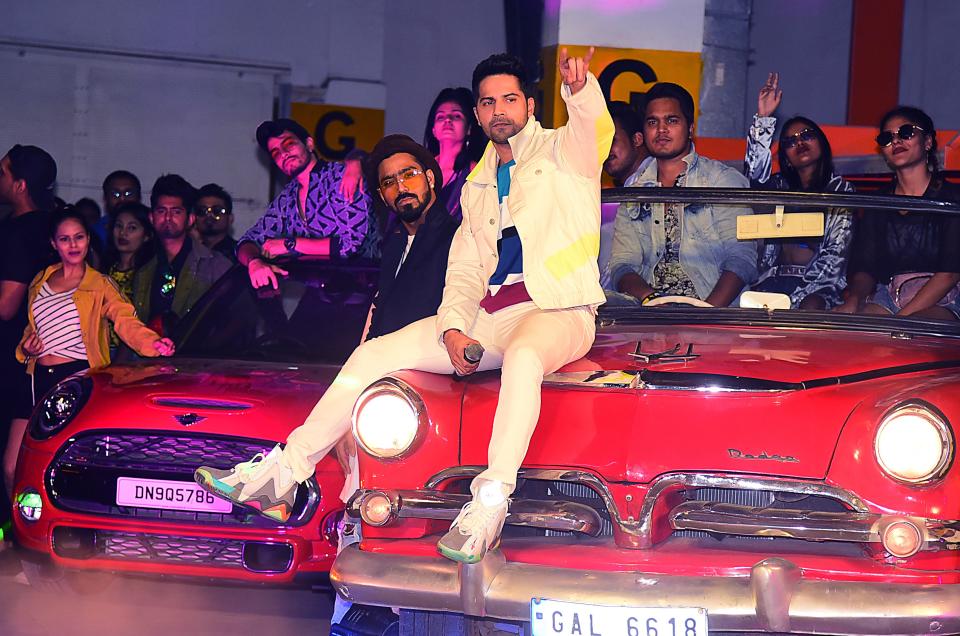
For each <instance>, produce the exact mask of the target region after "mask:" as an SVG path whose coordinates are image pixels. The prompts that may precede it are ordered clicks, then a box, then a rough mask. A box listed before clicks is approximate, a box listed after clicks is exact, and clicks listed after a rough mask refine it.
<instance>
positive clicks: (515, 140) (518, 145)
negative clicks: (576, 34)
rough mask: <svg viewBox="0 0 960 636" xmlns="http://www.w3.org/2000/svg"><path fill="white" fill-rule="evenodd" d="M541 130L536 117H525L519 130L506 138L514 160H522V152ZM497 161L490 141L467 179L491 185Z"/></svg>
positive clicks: (494, 149) (479, 183)
mask: <svg viewBox="0 0 960 636" xmlns="http://www.w3.org/2000/svg"><path fill="white" fill-rule="evenodd" d="M542 130H543V128H541V127H540V122H538V121H537V120H536V118H534V117H530V118H529V119H527V123H526V125H525V126H524V127H523V128H521V129H520V132H518V133H517V134H516V135H514V136H513V137H511V138H510V139H508V140H507V143H509V144H510V150H512V151H513V160H514V161H516V162H517V163H518V164H519V163H520V162H521V161H522V160H523V153H524V152H525V151H526V150H527V149H528V148H529V147H530V143H531V142H532V141H533V140H534V139H536V138H537V136H539V134H540V132H541V131H542ZM498 162H499V157H497V149H496V148H494V146H493V142H492V141H491V142H489V143H488V144H487V149H486V150H485V151H484V152H483V157H481V158H480V161H479V162H477V165H476V167H475V168H474V169H473V172H471V173H470V175H469V176H468V177H467V181H471V182H473V183H476V184H478V185H491V184H494V183H496V182H497V163H498Z"/></svg>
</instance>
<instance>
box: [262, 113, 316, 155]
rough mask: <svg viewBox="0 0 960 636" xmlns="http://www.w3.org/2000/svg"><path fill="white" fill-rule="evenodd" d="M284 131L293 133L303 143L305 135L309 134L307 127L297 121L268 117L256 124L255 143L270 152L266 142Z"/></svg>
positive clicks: (305, 140)
mask: <svg viewBox="0 0 960 636" xmlns="http://www.w3.org/2000/svg"><path fill="white" fill-rule="evenodd" d="M285 132H291V133H293V134H294V135H296V136H297V138H298V139H299V140H300V141H302V142H303V143H307V137H309V136H310V133H308V132H307V129H306V128H304V127H303V126H301V125H300V124H298V123H297V122H295V121H293V120H292V119H286V118H283V117H281V118H280V119H268V120H267V121H265V122H263V123H262V124H260V125H259V126H257V143H258V144H260V147H261V148H263V149H264V151H265V152H270V150H269V149H268V148H267V142H268V141H270V140H271V139H273V138H274V137H279V136H280V135H282V134H283V133H285Z"/></svg>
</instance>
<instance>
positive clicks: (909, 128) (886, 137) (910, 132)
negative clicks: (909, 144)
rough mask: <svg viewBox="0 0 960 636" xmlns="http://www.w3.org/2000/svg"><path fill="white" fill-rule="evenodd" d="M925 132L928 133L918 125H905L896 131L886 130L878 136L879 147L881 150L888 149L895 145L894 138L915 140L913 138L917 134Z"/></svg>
mask: <svg viewBox="0 0 960 636" xmlns="http://www.w3.org/2000/svg"><path fill="white" fill-rule="evenodd" d="M925 132H927V131H925V130H924V129H923V128H921V127H920V126H917V125H916V124H904V125H903V126H900V127H899V128H897V129H896V130H884V131H883V132H881V133H880V134H879V135H877V145H878V146H880V147H881V148H886V147H887V146H889V145H890V144H892V143H893V140H894V138H897V139H900V140H901V141H906V140H907V139H913V136H914V135H916V134H917V133H925Z"/></svg>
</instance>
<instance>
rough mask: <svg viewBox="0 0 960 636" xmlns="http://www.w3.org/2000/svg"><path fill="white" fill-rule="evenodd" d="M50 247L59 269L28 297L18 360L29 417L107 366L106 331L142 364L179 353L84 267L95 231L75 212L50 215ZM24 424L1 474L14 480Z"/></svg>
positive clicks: (48, 272) (18, 425) (16, 423)
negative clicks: (61, 386) (47, 398)
mask: <svg viewBox="0 0 960 636" xmlns="http://www.w3.org/2000/svg"><path fill="white" fill-rule="evenodd" d="M50 242H51V244H52V245H53V249H54V250H55V251H56V253H57V256H58V257H59V258H58V262H57V263H55V264H53V265H51V266H49V267H47V268H46V269H45V270H43V271H42V272H40V273H39V274H37V276H36V277H35V278H34V279H33V282H31V283H30V287H29V289H28V291H27V327H26V329H24V332H23V338H22V339H21V340H20V344H19V345H18V346H17V351H16V355H17V359H18V360H20V362H23V363H25V364H26V365H27V373H28V374H30V376H31V389H32V395H31V396H30V401H31V403H30V404H29V405H23V406H24V407H25V408H21V410H22V411H24V412H26V411H29V410H30V409H31V408H32V407H33V406H36V403H37V402H38V401H40V400H41V399H43V396H44V394H46V393H47V391H49V390H50V389H52V388H53V387H54V385H56V384H57V383H58V382H60V381H61V380H63V379H64V378H66V377H67V376H69V375H72V374H74V373H77V372H79V371H82V370H84V369H87V368H93V369H97V368H100V367H104V366H106V365H108V364H110V353H109V348H108V335H109V329H108V325H109V323H113V325H114V327H115V328H116V330H117V333H118V334H120V338H121V339H122V340H123V341H124V342H125V343H127V345H129V346H130V348H131V349H133V350H134V351H136V352H137V353H139V354H140V355H142V356H149V357H152V356H159V355H162V356H169V355H172V354H173V351H174V346H173V342H171V341H170V340H169V339H167V338H161V337H160V336H159V335H158V334H157V333H156V332H154V331H152V330H150V329H148V328H147V327H146V326H145V325H144V324H143V323H142V322H140V320H139V319H138V318H137V317H136V313H135V312H134V309H133V305H131V304H130V302H129V301H128V300H127V299H126V298H124V296H123V295H122V294H121V293H120V291H119V290H118V289H117V285H116V283H114V282H113V280H112V279H110V278H108V277H107V276H105V275H103V274H101V273H100V272H98V271H96V270H95V269H93V267H91V266H89V265H88V264H87V256H88V255H89V250H90V227H89V225H88V224H87V220H86V218H84V216H83V215H82V214H81V213H80V212H78V211H77V210H76V209H75V208H74V207H73V206H66V207H64V208H62V209H59V210H57V211H56V212H54V213H53V216H52V219H51V224H50ZM26 426H27V420H25V419H15V420H13V424H12V426H11V428H10V437H9V438H8V441H7V452H6V453H5V454H4V458H3V463H4V466H3V468H4V474H5V476H12V474H13V469H14V466H16V460H17V455H16V451H17V450H18V449H19V448H20V442H21V441H22V439H23V432H24V430H25V429H26Z"/></svg>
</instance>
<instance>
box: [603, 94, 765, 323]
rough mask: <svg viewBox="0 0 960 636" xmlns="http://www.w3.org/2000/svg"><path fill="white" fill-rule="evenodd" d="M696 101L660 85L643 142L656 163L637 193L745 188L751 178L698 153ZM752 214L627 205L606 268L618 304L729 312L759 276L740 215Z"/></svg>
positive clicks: (637, 182)
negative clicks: (668, 302) (695, 301)
mask: <svg viewBox="0 0 960 636" xmlns="http://www.w3.org/2000/svg"><path fill="white" fill-rule="evenodd" d="M693 115H694V105H693V97H691V95H690V93H688V92H687V91H686V90H685V89H684V88H683V87H681V86H678V85H677V84H671V83H668V82H661V83H659V84H656V85H654V86H653V88H651V89H650V91H649V92H648V93H647V104H646V109H645V113H644V119H643V139H644V143H645V144H646V146H647V150H648V151H649V152H650V155H651V156H652V157H654V159H655V161H652V162H650V163H649V164H648V165H647V167H646V168H645V169H643V170H642V172H641V173H640V174H639V175H638V176H636V178H635V179H633V181H632V184H631V185H633V186H636V187H649V186H660V187H665V188H683V187H688V188H689V187H694V188H706V187H712V188H746V187H749V182H748V181H747V179H746V178H745V177H744V176H743V175H742V174H740V173H739V172H737V171H736V170H734V169H733V168H730V167H728V166H726V165H724V164H722V163H720V162H719V161H714V160H712V159H707V158H706V157H703V156H700V155H698V154H697V151H696V148H695V147H694V144H693V140H692V138H693V129H694V119H693ZM741 214H751V210H750V209H749V208H740V207H733V206H721V205H710V204H707V205H681V204H677V203H668V204H666V205H664V204H662V203H655V204H653V205H646V206H640V205H635V204H627V205H625V206H621V207H620V209H619V210H618V211H617V218H616V221H615V222H614V230H613V249H612V250H611V252H612V253H611V255H610V263H609V264H608V266H607V270H608V272H607V273H608V275H609V281H610V285H611V287H612V288H613V289H614V290H616V291H617V292H620V293H621V295H620V296H619V297H618V299H617V300H620V301H628V302H633V303H646V302H649V301H650V300H652V299H653V298H655V297H657V296H685V297H688V298H699V299H700V300H702V301H705V302H706V303H708V304H710V305H713V306H714V307H726V306H727V305H729V304H730V303H731V302H733V301H734V299H736V298H737V296H738V295H739V294H740V291H741V290H742V289H743V288H744V286H745V285H749V284H750V283H752V282H754V281H755V280H756V278H757V244H756V242H755V241H738V240H737V217H738V216H739V215H741Z"/></svg>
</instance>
